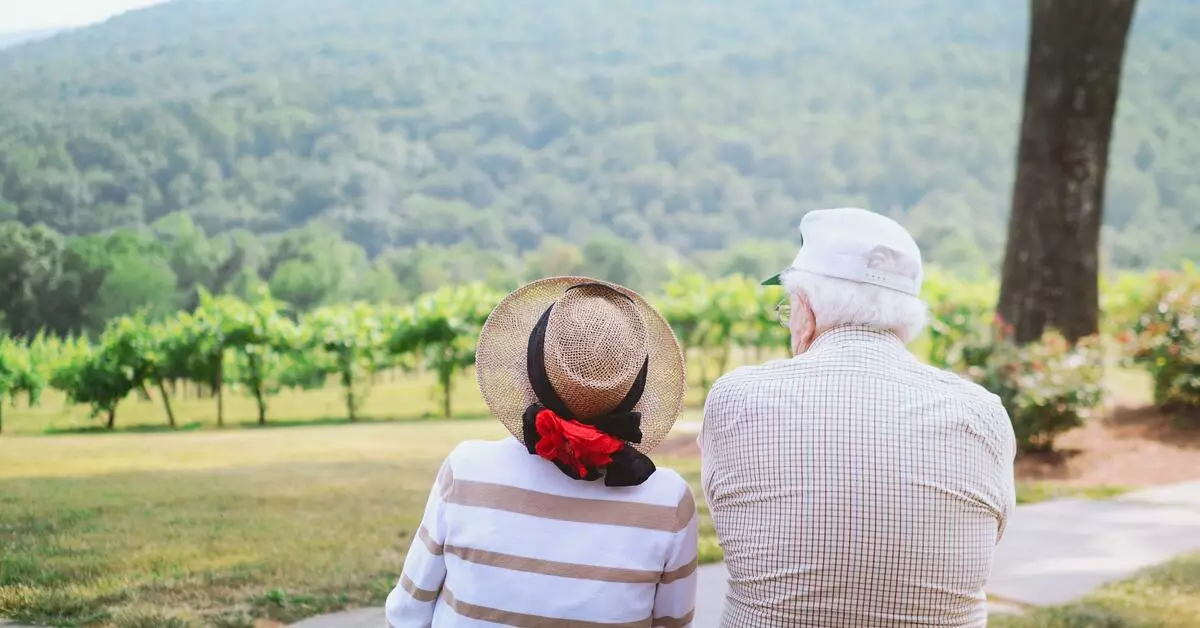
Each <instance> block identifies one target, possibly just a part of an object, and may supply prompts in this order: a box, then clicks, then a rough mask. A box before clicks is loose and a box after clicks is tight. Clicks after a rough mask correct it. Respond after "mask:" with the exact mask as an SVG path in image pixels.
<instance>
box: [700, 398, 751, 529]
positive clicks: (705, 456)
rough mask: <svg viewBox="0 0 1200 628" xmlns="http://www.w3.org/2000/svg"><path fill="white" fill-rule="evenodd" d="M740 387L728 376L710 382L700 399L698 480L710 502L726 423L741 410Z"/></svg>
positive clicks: (715, 487) (717, 478) (716, 482)
mask: <svg viewBox="0 0 1200 628" xmlns="http://www.w3.org/2000/svg"><path fill="white" fill-rule="evenodd" d="M741 397H742V395H741V391H740V388H739V387H737V386H735V385H734V384H732V383H731V382H730V381H729V379H728V376H726V377H722V378H720V379H718V380H717V381H716V383H714V384H713V386H712V388H711V389H709V391H708V397H707V398H705V400H704V418H703V422H702V423H701V424H700V436H699V437H697V442H698V443H699V446H700V479H701V483H702V485H703V489H704V497H705V499H707V500H708V503H709V504H710V505H711V504H712V503H713V501H714V500H713V495H714V491H716V490H718V489H719V484H720V480H721V466H722V465H721V452H722V449H724V447H723V445H724V442H723V441H724V439H725V438H726V435H727V434H728V431H729V428H730V424H731V423H733V422H735V421H736V419H737V414H738V412H739V411H740V410H741V403H742V402H741Z"/></svg>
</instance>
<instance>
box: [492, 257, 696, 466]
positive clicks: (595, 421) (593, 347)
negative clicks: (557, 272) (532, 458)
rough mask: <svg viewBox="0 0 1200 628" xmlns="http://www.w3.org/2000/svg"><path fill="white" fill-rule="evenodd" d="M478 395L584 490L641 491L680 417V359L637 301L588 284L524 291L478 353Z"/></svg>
mask: <svg viewBox="0 0 1200 628" xmlns="http://www.w3.org/2000/svg"><path fill="white" fill-rule="evenodd" d="M476 372H477V375H478V379H479V390H480V391H481V392H482V393H483V398H484V400H486V401H487V404H488V408H489V409H490V410H491V411H492V414H493V415H495V417H496V418H497V419H499V420H500V422H501V423H503V424H504V427H506V428H508V431H509V432H511V433H512V435H513V436H515V437H516V438H517V440H519V441H521V443H522V444H524V445H525V447H526V449H528V450H529V453H531V454H535V455H539V456H541V457H543V458H546V459H547V460H550V461H552V462H554V463H555V464H556V465H558V467H559V469H561V470H562V471H563V473H566V474H567V475H568V476H570V477H573V478H576V479H582V480H596V479H599V478H601V477H603V478H604V480H605V483H606V484H608V485H609V486H630V485H636V484H641V483H642V482H644V481H645V480H646V478H648V477H649V476H650V475H651V474H652V473H653V472H654V465H653V463H652V462H650V459H649V458H647V457H646V456H645V454H646V453H648V452H649V451H651V450H652V449H654V448H655V447H656V446H658V445H659V444H660V443H661V442H662V441H663V439H665V438H666V436H667V434H668V433H670V431H671V427H672V426H673V425H674V424H675V420H676V419H677V418H678V417H679V414H680V412H681V411H682V409H683V398H684V393H685V392H686V390H687V384H686V381H685V376H684V360H683V352H682V350H681V349H680V346H679V342H678V341H677V340H676V339H675V334H674V333H673V332H672V331H671V327H670V326H669V325H668V324H667V321H666V320H665V319H663V317H662V315H661V314H659V313H658V311H657V310H655V309H654V308H653V307H652V306H651V305H650V304H649V303H647V302H646V300H645V299H643V298H642V296H641V295H639V294H637V293H636V292H633V291H632V290H629V289H627V288H624V287H622V286H618V285H616V284H612V283H608V282H604V281H599V280H596V279H587V278H584V277H552V278H549V279H541V280H538V281H535V282H533V283H530V284H526V285H525V286H522V287H520V288H518V289H517V290H516V291H514V292H513V293H512V294H509V295H508V296H507V297H505V298H504V300H502V301H501V302H500V304H499V305H497V306H496V309H494V310H492V313H491V314H490V315H489V316H488V319H487V322H486V323H484V325H483V330H482V331H481V332H480V335H479V344H478V347H477V349H476Z"/></svg>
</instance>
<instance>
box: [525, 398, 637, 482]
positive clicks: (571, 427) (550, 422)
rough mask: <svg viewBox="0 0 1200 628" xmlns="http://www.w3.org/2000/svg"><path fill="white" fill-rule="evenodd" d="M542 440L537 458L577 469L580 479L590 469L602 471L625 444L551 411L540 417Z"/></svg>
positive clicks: (538, 414) (538, 445)
mask: <svg viewBox="0 0 1200 628" xmlns="http://www.w3.org/2000/svg"><path fill="white" fill-rule="evenodd" d="M535 426H536V428H537V433H538V435H539V436H541V438H540V439H539V440H538V442H537V445H536V446H535V448H536V450H537V454H538V455H539V456H541V457H543V458H545V459H546V460H549V461H551V462H559V463H562V464H565V465H568V466H571V467H574V468H575V470H576V471H578V472H579V477H585V476H587V472H588V467H592V468H600V467H603V466H605V465H607V464H608V463H610V462H612V456H613V454H615V453H617V452H618V451H620V450H621V448H622V447H624V446H625V443H624V442H622V441H621V440H620V439H618V438H615V437H613V436H609V435H608V434H605V433H604V432H601V431H600V430H598V429H596V428H594V427H592V426H590V425H584V424H583V423H580V422H578V421H568V420H566V419H563V418H562V417H560V416H558V415H557V414H554V412H552V411H550V410H541V411H539V412H538V413H537V422H536V423H535Z"/></svg>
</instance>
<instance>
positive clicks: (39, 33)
mask: <svg viewBox="0 0 1200 628" xmlns="http://www.w3.org/2000/svg"><path fill="white" fill-rule="evenodd" d="M65 30H67V29H65V28H41V29H37V30H30V31H18V32H15V33H0V49H3V48H10V47H12V46H17V45H19V44H23V43H26V42H31V41H37V40H39V39H46V38H47V37H51V36H53V35H55V34H57V33H61V32H63V31H65Z"/></svg>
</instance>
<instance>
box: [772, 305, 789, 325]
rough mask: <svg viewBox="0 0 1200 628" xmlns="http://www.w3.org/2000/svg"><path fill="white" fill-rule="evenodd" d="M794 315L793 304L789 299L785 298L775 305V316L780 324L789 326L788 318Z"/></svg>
mask: <svg viewBox="0 0 1200 628" xmlns="http://www.w3.org/2000/svg"><path fill="white" fill-rule="evenodd" d="M791 317H792V304H791V301H790V300H789V299H784V300H782V301H780V302H779V305H776V306H775V318H776V320H778V321H779V324H780V325H783V326H784V327H787V326H788V320H790V319H791Z"/></svg>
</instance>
